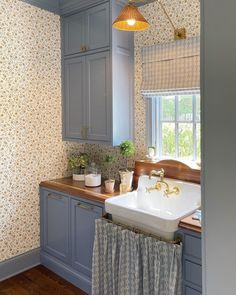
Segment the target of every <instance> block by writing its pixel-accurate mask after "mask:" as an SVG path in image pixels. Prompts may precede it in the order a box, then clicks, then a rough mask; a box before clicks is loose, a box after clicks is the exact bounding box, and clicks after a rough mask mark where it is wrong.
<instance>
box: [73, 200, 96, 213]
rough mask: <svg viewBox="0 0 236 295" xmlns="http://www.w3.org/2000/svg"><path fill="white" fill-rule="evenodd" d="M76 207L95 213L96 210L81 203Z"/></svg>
mask: <svg viewBox="0 0 236 295" xmlns="http://www.w3.org/2000/svg"><path fill="white" fill-rule="evenodd" d="M76 206H77V207H79V208H81V209H85V210H89V211H93V210H94V207H93V206H89V205H85V204H82V203H80V202H79V203H78V204H77V205H76Z"/></svg>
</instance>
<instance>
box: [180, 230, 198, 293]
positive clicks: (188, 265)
mask: <svg viewBox="0 0 236 295" xmlns="http://www.w3.org/2000/svg"><path fill="white" fill-rule="evenodd" d="M178 235H180V236H181V238H182V240H183V295H201V294H202V262H201V256H202V255H201V234H199V233H195V232H193V231H190V230H180V231H179V232H178Z"/></svg>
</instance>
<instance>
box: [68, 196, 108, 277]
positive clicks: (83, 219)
mask: <svg viewBox="0 0 236 295" xmlns="http://www.w3.org/2000/svg"><path fill="white" fill-rule="evenodd" d="M71 201H72V202H71V222H72V223H71V232H72V265H73V267H74V268H75V269H76V270H78V271H79V272H81V273H83V274H84V275H86V276H88V277H89V278H90V279H91V278H92V256H93V242H94V234H95V220H96V219H97V218H100V217H101V216H102V211H103V210H102V208H101V207H99V206H95V205H92V204H90V203H87V202H81V201H78V200H76V199H72V200H71Z"/></svg>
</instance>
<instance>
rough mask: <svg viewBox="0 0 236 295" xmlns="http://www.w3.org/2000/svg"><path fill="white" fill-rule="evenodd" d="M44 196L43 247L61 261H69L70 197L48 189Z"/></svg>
mask: <svg viewBox="0 0 236 295" xmlns="http://www.w3.org/2000/svg"><path fill="white" fill-rule="evenodd" d="M42 198H43V202H42V203H41V204H42V206H43V208H41V210H43V214H41V216H42V218H43V219H42V220H41V222H42V223H43V227H42V228H43V233H42V234H43V238H42V247H43V249H44V250H45V251H46V252H48V253H50V254H51V255H53V256H55V257H57V258H58V259H60V260H61V261H63V262H67V263H69V261H70V248H69V198H68V197H66V196H63V195H61V194H57V193H52V192H48V191H44V192H43V195H42Z"/></svg>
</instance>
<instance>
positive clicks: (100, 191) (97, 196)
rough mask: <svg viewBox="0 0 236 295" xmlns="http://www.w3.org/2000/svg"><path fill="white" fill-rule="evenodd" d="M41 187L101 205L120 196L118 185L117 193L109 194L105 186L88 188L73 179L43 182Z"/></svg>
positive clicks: (81, 182)
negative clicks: (111, 198)
mask: <svg viewBox="0 0 236 295" xmlns="http://www.w3.org/2000/svg"><path fill="white" fill-rule="evenodd" d="M40 186H41V187H44V188H49V189H53V190H57V191H59V192H63V193H66V194H70V195H73V196H75V197H83V198H85V199H88V200H91V201H95V202H99V203H104V202H105V200H106V199H108V198H110V197H114V196H117V195H119V194H120V193H119V190H118V186H117V185H116V187H115V192H114V193H112V194H108V193H106V192H105V187H104V185H102V186H99V187H86V186H85V184H84V181H75V180H73V179H72V178H71V177H66V178H61V179H54V180H49V181H43V182H41V183H40Z"/></svg>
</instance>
